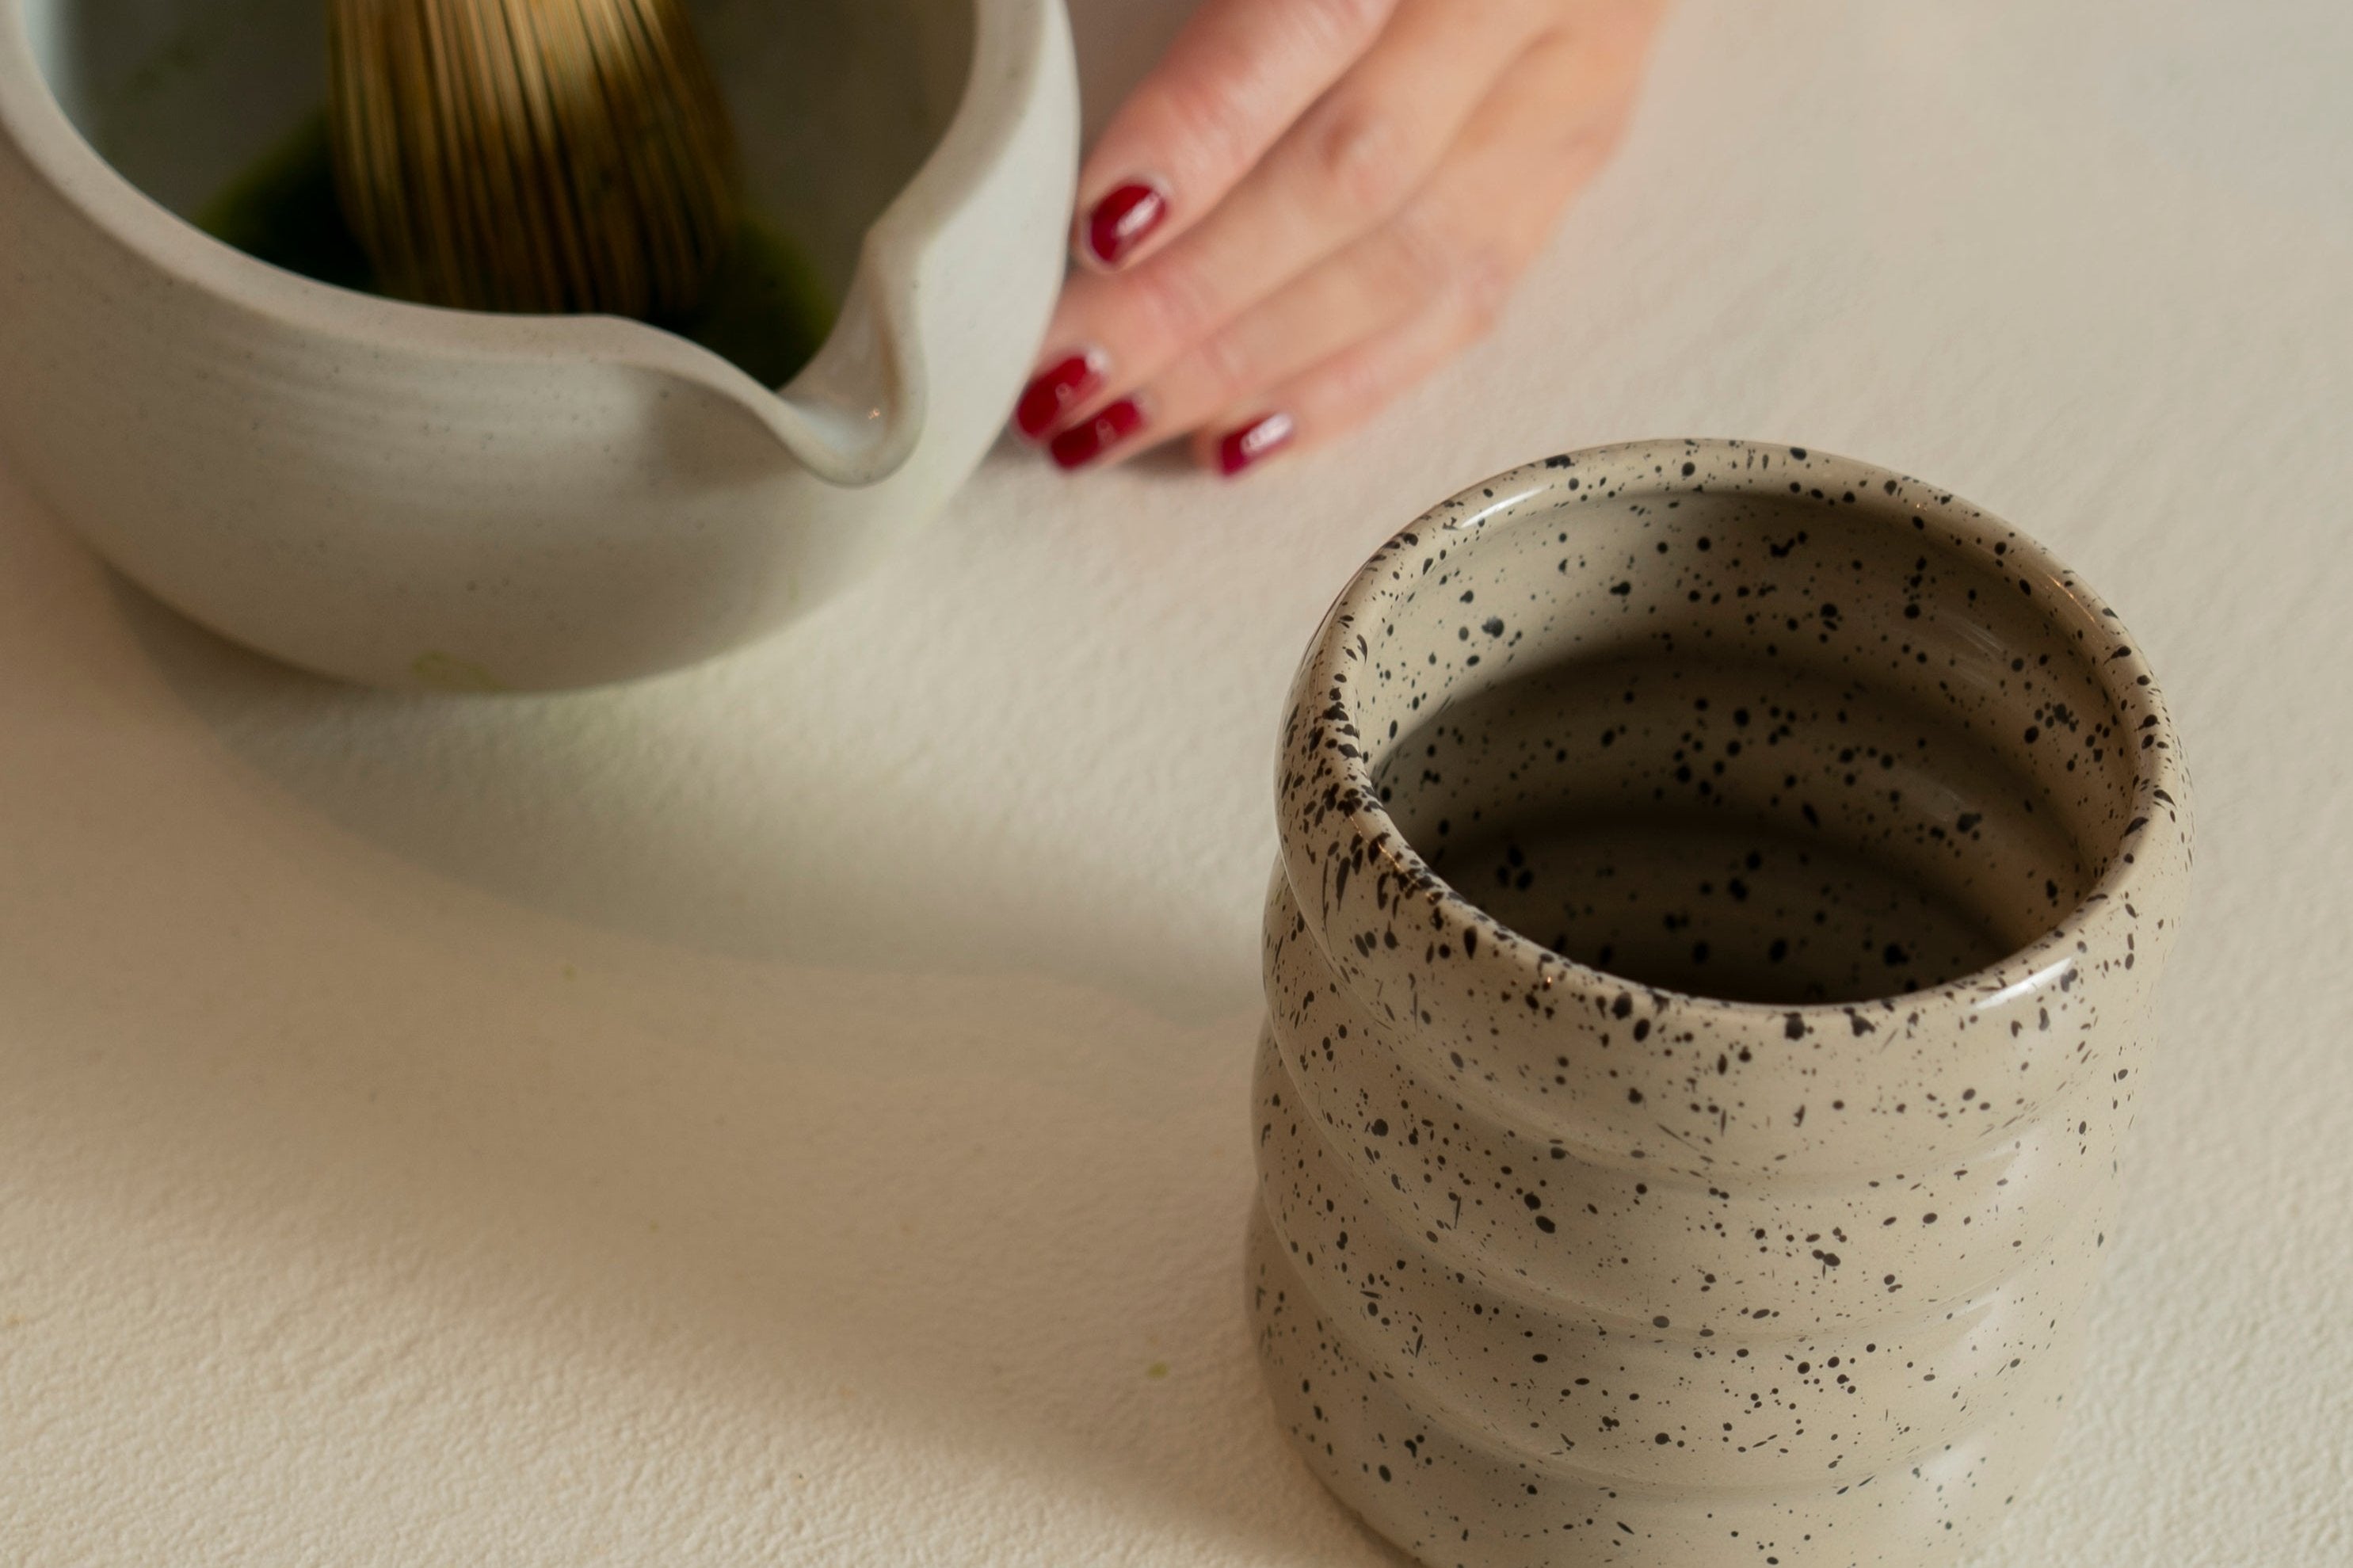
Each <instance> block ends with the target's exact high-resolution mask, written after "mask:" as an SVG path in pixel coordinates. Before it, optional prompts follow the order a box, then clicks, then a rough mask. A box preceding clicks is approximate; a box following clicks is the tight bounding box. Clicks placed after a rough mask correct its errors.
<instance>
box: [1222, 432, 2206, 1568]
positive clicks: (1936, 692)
mask: <svg viewBox="0 0 2353 1568" xmlns="http://www.w3.org/2000/svg"><path fill="white" fill-rule="evenodd" d="M1279 800H1280V810H1281V819H1280V831H1281V838H1282V857H1281V863H1280V865H1279V867H1278V872H1277V875H1276V876H1275V879H1274V884H1273V888H1272V891H1271V895H1270V897H1269V901H1268V908H1267V919H1266V946H1265V961H1266V987H1267V995H1268V1000H1269V1012H1270V1016H1269V1021H1268V1026H1267V1031H1266V1034H1265V1036H1264V1040H1263V1043H1262V1044H1261V1050H1260V1054H1259V1066H1258V1076H1257V1083H1256V1087H1255V1092H1256V1096H1257V1100H1256V1112H1257V1120H1258V1128H1257V1133H1256V1138H1257V1146H1258V1165H1259V1175H1260V1193H1261V1203H1260V1205H1259V1209H1258V1211H1257V1213H1256V1215H1255V1217H1254V1223H1253V1226H1252V1239H1251V1246H1250V1263H1249V1286H1250V1297H1251V1301H1252V1305H1253V1311H1254V1318H1255V1322H1256V1325H1257V1329H1258V1336H1259V1351H1260V1354H1261V1360H1262V1361H1263V1364H1264V1368H1265V1372H1266V1377H1267V1383H1268V1386H1269V1388H1270V1390H1271V1393H1272V1394H1273V1398H1274V1401H1275V1404H1276V1405H1277V1407H1278V1410H1279V1413H1280V1415H1281V1418H1282V1421H1283V1423H1284V1424H1285V1425H1287V1426H1288V1427H1289V1429H1290V1431H1291V1433H1292V1435H1293V1437H1294V1439H1295V1440H1296V1442H1297V1444H1298V1446H1299V1448H1300V1450H1301V1451H1302V1452H1303V1454H1304V1455H1305V1456H1306V1457H1307V1458H1308V1460H1309V1462H1310V1463H1311V1464H1312V1465H1313V1466H1314V1467H1315V1469H1316V1471H1317V1472H1318V1473H1319V1474H1320V1475H1321V1476H1322V1477H1323V1478H1324V1480H1325V1481H1326V1483H1328V1484H1329V1485H1330V1486H1331V1488H1332V1489H1333V1490H1335V1492H1337V1493H1338V1494H1339V1496H1340V1497H1341V1498H1342V1499H1344V1500H1345V1501H1346V1502H1347V1503H1348V1504H1349V1505H1350V1506H1351V1507H1353V1508H1355V1509H1356V1510H1357V1511H1358V1512H1360V1513H1361V1514H1362V1515H1363V1516H1364V1517H1365V1518H1366V1520H1368V1521H1370V1522H1371V1524H1372V1525H1373V1526H1374V1527H1375V1528H1376V1529H1377V1530H1378V1531H1380V1532H1381V1533H1383V1534H1384V1535H1387V1536H1388V1537H1389V1538H1390V1539H1391V1540H1393V1541H1395V1542H1398V1544H1399V1545H1401V1546H1403V1547H1405V1548H1406V1549H1407V1550H1409V1551H1410V1552H1413V1553H1414V1554H1415V1555H1417V1556H1418V1557H1419V1558H1420V1559H1421V1560H1422V1561H1424V1562H1425V1563H1430V1564H1433V1565H1436V1564H1466V1565H1478V1568H1492V1565H1502V1564H1512V1565H1534V1564H1538V1563H1548V1564H1556V1565H1566V1564H1579V1565H1582V1564H1599V1563H1621V1564H1637V1563H1639V1564H1657V1565H1660V1568H1669V1565H1672V1568H1717V1565H1725V1568H1729V1565H1733V1564H1740V1565H1744V1568H1745V1565H1748V1564H1769V1563H1785V1564H1836V1565H1841V1568H1846V1565H1861V1564H1880V1565H1884V1568H1934V1565H1936V1564H1941V1563H1950V1562H1952V1561H1953V1560H1954V1559H1956V1558H1957V1557H1958V1556H1959V1555H1960V1554H1961V1553H1962V1552H1963V1551H1964V1550H1966V1549H1967V1548H1968V1546H1969V1545H1970V1544H1971V1543H1973V1542H1977V1541H1978V1540H1980V1539H1981V1538H1982V1537H1983V1536H1984V1535H1985V1534H1986V1533H1987V1531H1989V1530H1990V1529H1991V1528H1992V1526H1993V1525H1994V1524H1995V1522H1996V1521H1997V1520H1999V1519H2000V1516H2001V1514H2002V1512H2003V1510H2004V1509H2005V1507H2006V1506H2007V1505H2008V1504H2009V1503H2010V1501H2011V1500H2012V1499H2015V1498H2016V1496H2017V1495H2018V1493H2019V1491H2020V1489H2021V1488H2022V1487H2023V1486H2024V1485H2025V1484H2026V1482H2027V1481H2028V1480H2029V1479H2030V1478H2031V1477H2032V1475H2033V1474H2034V1472H2035V1471H2036V1469H2037V1468H2038V1467H2040V1466H2041V1464H2042V1460H2043V1458H2044V1457H2045V1455H2046V1454H2047V1453H2048V1451H2049V1449H2050V1446H2051V1444H2052V1438H2053V1436H2054V1435H2055V1433H2056V1429H2057V1427H2058V1425H2059V1421H2060V1417H2061V1414H2062V1410H2063V1405H2064V1404H2065V1402H2066V1400H2067V1398H2068V1396H2069V1393H2070V1391H2071V1389H2072V1386H2073V1383H2074V1380H2075V1376H2076V1372H2077V1367H2078V1364H2079V1361H2080V1351H2081V1335H2082V1330H2083V1326H2084V1316H2085V1310H2084V1309H2085V1305H2086V1298H2087V1296H2088V1294H2089V1292H2090V1291H2091V1289H2092V1287H2093V1285H2094V1281H2095V1278H2096V1277H2097V1274H2098V1266H2099V1260H2100V1257H2101V1255H2102V1252H2103V1249H2104V1248H2105V1246H2106V1245H2107V1244H2108V1242H2109V1240H2110V1238H2111V1236H2112V1234H2113V1230H2114V1219H2115V1213H2116V1199H2117V1155H2118V1146H2119V1144H2120V1142H2121V1140H2122V1139H2123V1137H2124V1134H2125V1131H2126V1128H2127V1127H2128V1126H2129V1124H2130V1122H2131V1120H2132V1107H2133V1093H2134V1091H2135V1089H2136V1088H2137V1086H2138V1084H2139V1074H2140V1069H2141V1065H2142V1062H2143V1057H2144V1046H2145V1025H2146V1023H2147V1012H2148V998H2149V991H2150V987H2151V985H2152V983H2153V982H2154V980H2156V978H2157V970H2158V967H2159V964H2160V961H2161V959H2162V958H2163V955H2164V952H2165V950H2166V948H2167V947H2168V943H2169V941H2170V939H2171V938H2172V935H2173V932H2174V929H2175V927H2176V926H2177V925H2178V923H2179V915H2180V910H2181V906H2182V901H2183V896H2184V890H2185V884H2186V878H2187V872H2188V869H2189V814H2188V810H2187V795H2186V790H2185V786H2184V779H2183V775H2182V770H2181V758H2180V754H2179V750H2178V748H2177V747H2176V744H2175V741H2174V737H2173V732H2172V728H2171V726H2170V723H2169V721H2168V718H2167V716H2166V712H2165V707H2164V704H2163V701H2162V699H2161V698H2160V697H2159V696H2158V692H2157V689H2156V687H2155V686H2154V685H2153V684H2152V683H2151V682H2150V678H2149V674H2148V670H2147V665H2146V663H2145V662H2143V660H2142V658H2141V656H2140V653H2139V651H2138V650H2137V647H2136V646H2135V645H2134V644H2133V643H2132V641H2131V640H2130V639H2129V638H2128V637H2127V636H2126V632H2125V630H2124V629H2123V627H2122V625H2121V624H2120V623H2119V622H2118V621H2117V620H2116V617H2115V615H2114V614H2113V612H2111V611H2109V610H2108V609H2105V607H2104V606H2103V605H2101V603H2100V602H2099V601H2098V600H2097V599H2094V598H2093V597H2092V596H2091V595H2090V594H2089V593H2087V592H2086V591H2084V588H2082V587H2081V586H2080V585H2079V584H2078V583H2077V582H2076V581H2075V579H2074V577H2073V575H2072V574H2071V573H2069V572H2068V571H2067V569H2066V568H2065V567H2063V566H2061V565H2060V564H2059V563H2057V562H2056V561H2054V560H2052V558H2051V557H2050V556H2048V555H2046V554H2045V553H2044V552H2043V551H2042V550H2041V549H2040V548H2038V547H2037V546H2034V545H2033V544H2032V543H2031V542H2030V541H2028V540H2027V539H2025V538H2023V537H2021V535H2019V534H2018V533H2017V532H2015V531H2014V530H2012V529H2011V528H2010V527H2009V526H2008V525H2006V524H2002V523H2000V521H1998V520H1996V519H1994V518H1991V517H1989V516H1987V515H1986V514H1984V513H1982V512H1980V511H1978V509H1977V508H1975V507H1973V506H1971V505H1969V504H1968V503H1966V502H1963V501H1959V500H1957V499H1956V498H1955V497H1953V496H1951V495H1949V494H1947V493H1943V492H1940V491H1938V490H1936V489H1935V488H1933V487H1931V486H1927V485H1924V484H1921V483H1919V482H1915V481H1913V480H1908V479H1905V478H1902V477H1900V476H1897V475H1894V474H1890V473H1886V472H1883V471H1880V470H1877V469H1873V468H1869V467H1866V466H1865V465H1863V464H1861V463H1857V462H1852V461H1847V460H1845V459H1842V458H1835V457H1831V456H1828V455H1826V454H1823V453H1820V452H1809V451H1807V450H1804V449H1801V448H1791V447H1783V446H1767V445H1758V444H1750V443H1741V442H1728V441H1671V442H1652V443H1647V444H1642V445H1636V446H1623V447H1610V448H1603V449H1599V450H1592V451H1587V452H1579V453H1575V454H1571V455H1568V456H1563V457H1556V458H1552V459H1549V460H1547V461H1544V462H1541V463H1537V464H1534V465H1531V466H1529V467H1527V468H1525V469H1520V470H1517V471H1514V472H1511V473H1507V474H1504V475H1502V476H1501V477H1499V478H1496V479H1494V480H1493V481H1490V482H1487V483H1486V484H1483V485H1480V486H1478V487H1476V488H1474V489H1472V490H1469V491H1466V492H1464V493H1462V494H1461V495H1459V496H1457V497H1456V498H1455V499H1453V500H1451V501H1450V502H1448V503H1445V504H1444V505H1442V506H1440V507H1439V508H1438V509H1437V510H1436V511H1434V512H1432V513H1430V514H1428V515H1427V516H1425V517H1423V518H1422V519H1421V521H1420V522H1419V523H1417V524H1414V525H1413V526H1412V527H1411V528H1409V529H1408V530H1407V531H1406V532H1404V533H1402V534H1400V535H1398V536H1397V537H1396V538H1395V539H1393V540H1392V541H1390V543H1389V544H1388V546H1385V547H1384V548H1383V549H1382V550H1381V552H1380V553H1379V554H1378V555H1377V556H1374V557H1373V559H1372V560H1371V561H1370V562H1369V563H1368V564H1367V565H1366V567H1365V568H1364V570H1363V571H1362V572H1361V573H1360V574H1359V575H1358V576H1357V577H1356V580H1355V581H1354V582H1353V583H1352V584H1350V586H1349V587H1348V588H1347V589H1346V590H1345V592H1344V593H1343V594H1342V595H1341V597H1340V599H1339V601H1338V603H1337V604H1336V605H1335V606H1334V608H1333V609H1332V611H1331V614H1330V616H1329V618H1328V619H1327V620H1325V622H1324V628H1323V630H1322V631H1321V632H1320V633H1319V634H1318V636H1317V638H1316V640H1315V642H1314V646H1313V647H1312V648H1311V649H1310V650H1309V652H1308V654H1307V658H1306V660H1305V662H1304V663H1303V666H1302V668H1301V671H1300V673H1299V676H1298V680H1297V683H1296V684H1295V686H1294V688H1293V706H1292V709H1291V714H1290V717H1289V720H1288V723H1287V725H1286V727H1285V730H1284V734H1283V740H1282V765H1281V776H1280V790H1279Z"/></svg>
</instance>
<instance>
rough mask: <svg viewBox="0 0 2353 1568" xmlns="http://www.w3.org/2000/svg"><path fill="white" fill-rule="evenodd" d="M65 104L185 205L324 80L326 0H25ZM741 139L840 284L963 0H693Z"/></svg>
mask: <svg viewBox="0 0 2353 1568" xmlns="http://www.w3.org/2000/svg"><path fill="white" fill-rule="evenodd" d="M24 6H25V11H26V25H27V32H28V36H29V37H31V39H32V41H33V46H34V49H35V51H36V54H37V58H38V59H39V61H40V65H41V69H42V72H43V74H44V76H45V77H46V78H47V81H48V83H49V86H50V89H51V90H52V91H53V92H55V93H56V95H57V98H58V103H59V104H60V105H61V106H62V107H63V109H64V110H65V112H66V116H67V118H68V119H69V120H70V121H71V122H73V124H74V126H75V127H76V128H77V129H78V130H79V131H80V132H81V133H82V135H83V137H84V138H86V139H87V140H88V141H89V142H90V145H91V146H93V147H94V148H96V149H97V150H98V152H99V154H100V156H102V157H104V158H105V159H106V160H107V161H108V162H109V163H110V164H113V166H114V167H115V168H116V169H117V170H119V171H120V172H121V174H122V175H124V177H126V178H127V179H129V180H130V181H131V182H132V184H133V185H137V186H138V187H139V188H140V189H141V190H142V191H144V192H146V194H147V195H149V196H153V198H154V199H155V200H156V201H158V202H160V203H161V204H163V206H164V207H167V208H169V209H170V210H171V211H173V212H174V213H176V214H178V215H179V216H181V217H193V216H194V215H195V213H196V212H197V211H198V210H199V209H201V208H202V207H205V206H206V203H208V202H210V201H212V200H213V199H214V198H216V196H219V195H220V194H221V193H222V192H223V191H224V190H226V189H227V188H229V187H230V186H231V185H234V184H235V183H236V182H237V180H238V179H239V178H240V177H241V176H243V175H246V174H247V173H248V171H249V170H251V169H252V168H254V167H255V166H256V164H259V163H260V162H262V161H263V160H265V159H267V158H268V157H269V155H270V154H271V153H272V151H273V150H274V149H277V148H279V147H280V146H281V145H283V144H284V143H286V141H287V139H288V138H290V137H291V136H295V135H297V134H298V133H299V132H300V131H301V128H302V126H303V125H304V123H305V122H307V121H309V120H310V119H311V117H312V116H314V115H315V114H316V112H317V111H318V110H319V109H320V107H321V105H322V102H323V101H324V97H325V83H326V21H325V6H324V3H323V0H24ZM689 8H690V9H691V11H692V12H693V14H694V17H695V21H696V25H697V26H698V28H699V29H700V31H701V35H702V42H703V44H704V47H705V48H706V50H707V51H708V53H709V54H710V56H711V59H712V67H713V69H715V70H716V71H717V73H718V75H719V79H720V85H721V88H722V90H723V92H724V93H725V95H726V98H727V101H728V107H729V109H730V111H731V112H732V113H733V116H734V118H735V124H736V130H737V133H738V136H739V139H740V141H741V143H742V144H743V149H744V174H745V180H746V185H747V193H746V194H747V196H748V197H749V199H750V205H751V207H752V208H753V210H754V212H755V213H757V214H759V215H760V216H762V217H765V219H766V220H767V221H768V222H769V223H771V224H773V225H774V226H775V227H776V228H778V229H780V230H781V231H782V232H784V233H785V234H786V235H788V236H789V237H790V238H791V239H792V241H793V242H794V243H795V245H796V246H797V248H798V249H800V250H801V252H802V253H803V254H804V255H805V256H806V258H807V260H808V262H809V264H810V266H811V267H812V269H813V270H814V271H815V272H816V274H817V276H818V281H819V282H820V283H821V284H822V286H823V287H824V288H825V289H826V290H827V291H829V293H830V295H831V298H832V299H833V300H834V301H835V302H839V299H840V298H841V295H842V293H843V292H844V291H846V290H847V288H848V286H849V279H850V276H851V274H852V273H853V272H854V271H855V270H856V268H857V263H858V251H859V244H860V239H861V238H862V237H863V236H864V234H865V232H866V229H867V228H868V227H869V226H870V225H871V223H872V222H873V221H874V219H875V218H876V217H879V216H880V215H881V212H882V210H883V208H884V207H887V206H889V205H890V203H891V200H892V197H893V196H896V195H897V194H898V193H899V191H900V190H901V189H902V187H904V186H905V185H906V184H907V182H908V181H909V180H910V179H911V178H912V177H913V175H914V173H915V171H916V170H917V169H918V168H919V167H920V166H921V165H922V164H923V159H924V158H925V157H926V156H927V155H928V154H929V153H930V152H931V150H932V149H933V147H934V146H935V145H937V144H938V143H939V140H940V137H941V135H942V134H943V132H944V131H945V130H946V128H947V124H948V122H949V121H950V119H951V118H953V117H954V115H955V110H956V106H957V104H958V102H959V101H961V99H962V97H963V92H964V85H965V75H966V71H967V69H968V67H969V65H970V61H971V56H972V42H973V12H974V0H794V3H793V4H791V5H774V4H769V3H767V0H689Z"/></svg>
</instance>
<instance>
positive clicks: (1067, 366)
mask: <svg viewBox="0 0 2353 1568" xmlns="http://www.w3.org/2000/svg"><path fill="white" fill-rule="evenodd" d="M1102 387H1103V354H1102V353H1101V351H1099V350H1096V349H1089V350H1088V351H1087V352H1086V353H1084V354H1073V355H1069V356H1068V357H1067V358H1063V359H1060V360H1057V361H1055V362H1054V363H1053V364H1052V365H1050V366H1048V367H1047V368H1046V369H1045V370H1043V371H1041V372H1039V375H1038V377H1037V379H1035V380H1034V381H1032V382H1030V383H1029V386H1027V387H1023V388H1022V391H1021V401H1020V403H1019V404H1018V405H1017V406H1016V407H1015V408H1014V410H1013V423H1014V427H1015V428H1016V429H1018V430H1019V431H1020V432H1021V433H1022V434H1023V435H1025V436H1027V437H1029V439H1030V440H1033V441H1035V440H1044V439H1045V435H1046V432H1047V431H1049V430H1050V429H1053V428H1054V427H1055V426H1056V425H1059V424H1060V423H1061V422H1062V415H1063V413H1064V411H1065V410H1067V409H1069V408H1071V407H1072V406H1074V405H1076V404H1079V403H1082V402H1084V401H1086V399H1088V398H1089V397H1093V396H1094V395H1095V393H1096V392H1097V391H1098V390H1100V389H1101V388H1102Z"/></svg>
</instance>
